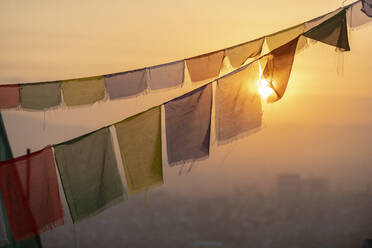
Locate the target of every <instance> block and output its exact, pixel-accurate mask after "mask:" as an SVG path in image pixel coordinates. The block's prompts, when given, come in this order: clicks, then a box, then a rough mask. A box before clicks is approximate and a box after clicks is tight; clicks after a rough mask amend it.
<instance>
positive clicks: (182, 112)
mask: <svg viewBox="0 0 372 248" xmlns="http://www.w3.org/2000/svg"><path fill="white" fill-rule="evenodd" d="M164 108H165V126H166V137H167V154H168V163H169V164H170V165H172V164H175V163H177V162H184V161H188V160H196V159H201V158H205V157H208V156H209V142H210V128H211V112H212V85H211V84H208V85H206V86H203V87H201V88H198V89H196V90H193V91H191V92H189V93H187V94H185V95H182V96H180V97H178V98H175V99H173V100H171V101H169V102H167V103H165V104H164Z"/></svg>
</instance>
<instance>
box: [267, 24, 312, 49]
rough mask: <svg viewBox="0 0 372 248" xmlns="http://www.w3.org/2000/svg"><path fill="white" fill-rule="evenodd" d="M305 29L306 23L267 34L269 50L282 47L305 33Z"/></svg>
mask: <svg viewBox="0 0 372 248" xmlns="http://www.w3.org/2000/svg"><path fill="white" fill-rule="evenodd" d="M304 30H305V24H300V25H297V26H294V27H290V28H287V29H285V30H282V31H279V32H276V33H274V34H270V35H268V36H266V44H267V46H268V48H269V50H270V51H273V50H275V49H277V48H278V47H281V46H283V45H285V44H287V43H288V42H290V41H291V40H293V39H295V38H297V37H298V36H300V35H301V34H303V32H304Z"/></svg>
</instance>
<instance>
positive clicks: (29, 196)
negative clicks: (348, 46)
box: [0, 146, 64, 240]
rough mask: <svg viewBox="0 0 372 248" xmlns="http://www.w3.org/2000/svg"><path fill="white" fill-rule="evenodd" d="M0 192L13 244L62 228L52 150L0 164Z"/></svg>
mask: <svg viewBox="0 0 372 248" xmlns="http://www.w3.org/2000/svg"><path fill="white" fill-rule="evenodd" d="M0 191H1V194H2V197H3V201H4V205H5V209H6V213H7V215H8V219H9V223H10V228H11V230H12V233H13V235H14V238H15V239H16V240H23V239H26V238H28V237H31V236H35V235H36V234H39V233H41V232H43V231H46V230H49V229H51V228H52V227H53V226H58V225H62V224H63V215H64V213H63V208H62V204H61V198H60V195H59V190H58V180H57V173H56V166H55V162H54V155H53V150H52V147H51V146H47V147H46V148H44V149H43V150H41V151H37V152H34V153H31V154H28V155H25V156H22V157H19V158H16V159H12V160H7V161H4V162H0Z"/></svg>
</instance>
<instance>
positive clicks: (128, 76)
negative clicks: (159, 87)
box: [104, 69, 147, 99]
mask: <svg viewBox="0 0 372 248" xmlns="http://www.w3.org/2000/svg"><path fill="white" fill-rule="evenodd" d="M104 77H105V86H106V90H107V93H108V95H109V98H110V99H117V98H123V97H130V96H135V95H138V94H139V93H141V92H143V91H145V90H146V89H147V80H146V69H139V70H135V71H127V72H120V73H114V74H109V75H105V76H104Z"/></svg>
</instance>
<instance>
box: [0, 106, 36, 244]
mask: <svg viewBox="0 0 372 248" xmlns="http://www.w3.org/2000/svg"><path fill="white" fill-rule="evenodd" d="M12 158H13V154H12V150H11V149H10V145H9V141H8V136H7V134H6V131H5V126H4V122H3V118H2V115H1V112H0V162H1V161H5V160H9V159H12ZM0 204H1V206H2V208H1V209H2V214H3V216H4V223H5V228H6V232H7V236H8V240H9V244H8V245H6V246H2V247H1V248H3V247H4V248H39V247H42V246H41V241H40V237H39V236H35V237H32V238H28V239H25V240H22V241H15V240H14V239H13V236H12V233H11V230H10V226H9V222H8V219H7V218H5V217H6V211H5V207H4V204H3V201H2V198H1V194H0Z"/></svg>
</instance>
